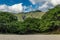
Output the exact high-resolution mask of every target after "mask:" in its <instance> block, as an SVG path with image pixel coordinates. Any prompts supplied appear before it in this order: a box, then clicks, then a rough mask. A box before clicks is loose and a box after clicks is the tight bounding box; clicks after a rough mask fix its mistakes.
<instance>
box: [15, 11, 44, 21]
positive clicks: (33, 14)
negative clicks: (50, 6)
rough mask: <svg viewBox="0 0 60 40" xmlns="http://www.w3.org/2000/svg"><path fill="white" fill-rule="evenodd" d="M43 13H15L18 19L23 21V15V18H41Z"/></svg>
mask: <svg viewBox="0 0 60 40" xmlns="http://www.w3.org/2000/svg"><path fill="white" fill-rule="evenodd" d="M43 14H45V13H44V12H30V13H19V14H15V15H16V16H17V17H18V21H23V16H25V18H28V17H30V18H38V19H41V17H42V15H43Z"/></svg>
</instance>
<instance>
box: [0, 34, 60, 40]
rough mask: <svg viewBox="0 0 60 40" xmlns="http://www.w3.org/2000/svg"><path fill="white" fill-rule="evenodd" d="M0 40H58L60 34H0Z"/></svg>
mask: <svg viewBox="0 0 60 40" xmlns="http://www.w3.org/2000/svg"><path fill="white" fill-rule="evenodd" d="M0 40H60V35H0Z"/></svg>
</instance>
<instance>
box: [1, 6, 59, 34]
mask: <svg viewBox="0 0 60 40" xmlns="http://www.w3.org/2000/svg"><path fill="white" fill-rule="evenodd" d="M57 29H60V6H56V7H55V8H53V9H50V10H49V11H48V12H46V14H44V15H43V16H42V18H41V19H37V18H26V19H25V20H24V21H23V22H20V21H18V18H17V17H16V16H15V15H14V14H12V13H9V12H0V33H9V34H31V33H42V32H43V33H44V32H49V31H54V30H57Z"/></svg>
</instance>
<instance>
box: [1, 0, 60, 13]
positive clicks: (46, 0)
mask: <svg viewBox="0 0 60 40" xmlns="http://www.w3.org/2000/svg"><path fill="white" fill-rule="evenodd" d="M59 4H60V0H0V11H5V12H13V13H19V12H29V11H35V10H41V11H43V12H46V11H48V9H51V8H54V7H55V6H56V5H59Z"/></svg>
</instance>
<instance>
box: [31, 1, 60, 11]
mask: <svg viewBox="0 0 60 40" xmlns="http://www.w3.org/2000/svg"><path fill="white" fill-rule="evenodd" d="M30 2H31V3H32V4H33V5H35V4H37V3H42V4H41V5H40V6H39V8H38V9H39V10H42V11H46V10H48V9H49V8H53V7H54V6H56V5H59V4H60V0H30Z"/></svg>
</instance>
